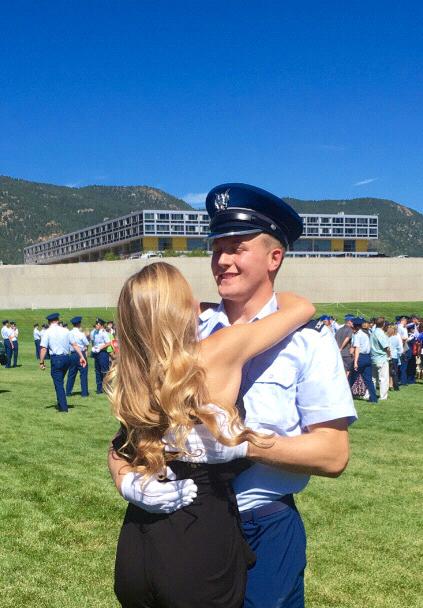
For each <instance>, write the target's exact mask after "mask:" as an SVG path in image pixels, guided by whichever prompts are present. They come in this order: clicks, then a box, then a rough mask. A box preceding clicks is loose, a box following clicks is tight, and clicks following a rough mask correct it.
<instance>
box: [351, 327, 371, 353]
mask: <svg viewBox="0 0 423 608" xmlns="http://www.w3.org/2000/svg"><path fill="white" fill-rule="evenodd" d="M351 346H354V348H355V347H356V346H358V352H359V354H361V355H368V354H370V338H369V336H368V335H367V334H366V332H364V331H363V330H362V329H359V330H358V331H357V332H356V333H355V334H353V336H352V339H351Z"/></svg>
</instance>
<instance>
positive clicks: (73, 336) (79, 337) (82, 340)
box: [69, 327, 89, 353]
mask: <svg viewBox="0 0 423 608" xmlns="http://www.w3.org/2000/svg"><path fill="white" fill-rule="evenodd" d="M69 340H70V343H71V347H70V350H71V353H73V352H75V349H74V348H73V347H72V344H73V343H75V344H77V345H78V346H79V348H80V349H81V351H82V352H85V351H86V350H87V346H88V344H89V340H88V338H87V336H86V335H85V334H84V332H83V331H81V330H80V329H79V327H74V328H73V329H71V330H70V332H69Z"/></svg>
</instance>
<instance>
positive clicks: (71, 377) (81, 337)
mask: <svg viewBox="0 0 423 608" xmlns="http://www.w3.org/2000/svg"><path fill="white" fill-rule="evenodd" d="M81 321H82V317H80V316H77V317H73V319H71V321H70V322H71V323H72V325H73V329H71V331H70V332H69V333H70V336H69V340H70V341H71V342H76V343H77V344H78V346H79V348H80V351H81V353H82V355H83V357H84V359H85V362H86V365H81V362H80V357H79V354H78V353H77V352H76V351H75V349H74V348H73V346H71V349H70V351H71V352H70V366H69V372H68V379H67V382H66V396H67V397H70V396H71V395H72V391H73V385H74V384H75V379H76V376H77V374H78V372H79V377H80V380H81V397H88V395H89V393H88V360H87V348H88V344H89V341H88V338H87V337H86V335H85V334H84V332H83V331H82V330H81Z"/></svg>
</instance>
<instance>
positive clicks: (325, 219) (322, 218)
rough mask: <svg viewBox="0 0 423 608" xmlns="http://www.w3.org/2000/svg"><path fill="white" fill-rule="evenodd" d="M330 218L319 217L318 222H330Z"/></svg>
mask: <svg viewBox="0 0 423 608" xmlns="http://www.w3.org/2000/svg"><path fill="white" fill-rule="evenodd" d="M331 219H332V218H330V217H321V218H320V223H321V224H330V222H331Z"/></svg>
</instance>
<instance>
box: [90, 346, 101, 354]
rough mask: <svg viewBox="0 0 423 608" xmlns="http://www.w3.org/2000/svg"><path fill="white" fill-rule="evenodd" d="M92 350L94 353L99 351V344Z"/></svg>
mask: <svg viewBox="0 0 423 608" xmlns="http://www.w3.org/2000/svg"><path fill="white" fill-rule="evenodd" d="M91 352H92V353H98V352H99V349H98V346H93V347H92V349H91Z"/></svg>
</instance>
